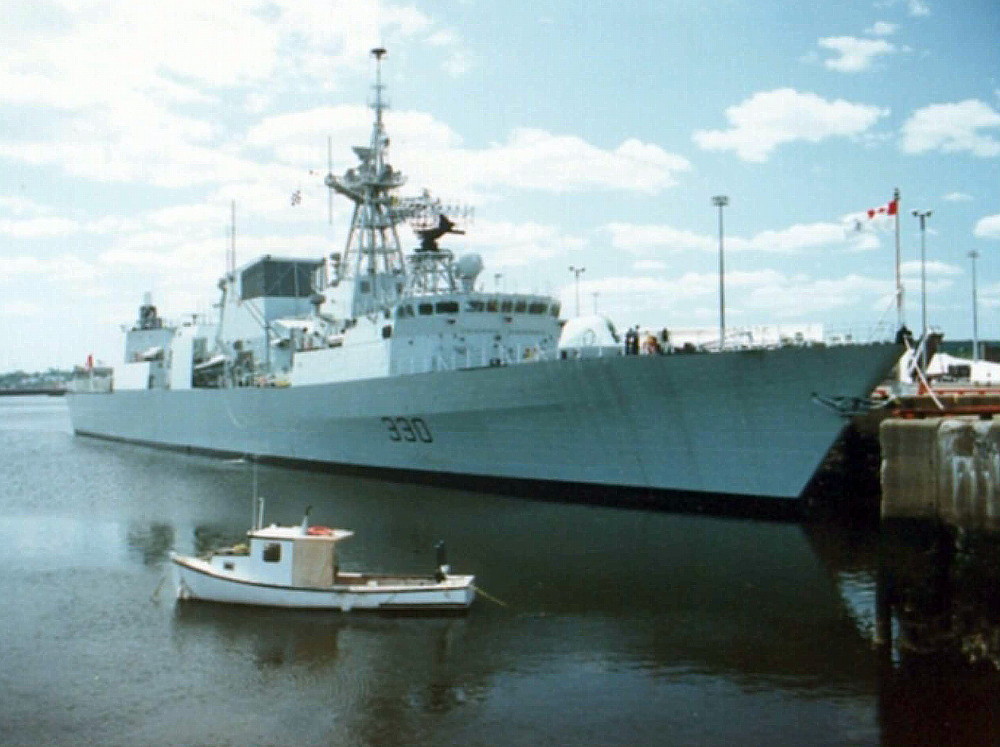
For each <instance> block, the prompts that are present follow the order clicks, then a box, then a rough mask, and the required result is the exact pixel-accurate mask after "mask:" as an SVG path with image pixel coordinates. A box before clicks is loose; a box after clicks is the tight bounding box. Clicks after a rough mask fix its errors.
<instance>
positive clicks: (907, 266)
mask: <svg viewBox="0 0 1000 747" xmlns="http://www.w3.org/2000/svg"><path fill="white" fill-rule="evenodd" d="M920 266H921V262H920V260H911V261H909V262H902V263H901V264H900V265H899V270H900V272H901V273H902V274H903V275H908V276H914V277H919V276H920ZM925 271H926V274H927V275H928V276H929V277H930V276H937V277H954V276H955V275H961V274H962V269H961V268H960V267H956V266H955V265H950V264H948V263H947V262H940V261H938V260H930V259H929V260H927V263H926V269H925Z"/></svg>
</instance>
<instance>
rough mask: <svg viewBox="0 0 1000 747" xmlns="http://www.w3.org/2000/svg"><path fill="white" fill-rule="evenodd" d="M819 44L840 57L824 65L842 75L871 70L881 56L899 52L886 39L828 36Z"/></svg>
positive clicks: (827, 61)
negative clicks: (876, 59)
mask: <svg viewBox="0 0 1000 747" xmlns="http://www.w3.org/2000/svg"><path fill="white" fill-rule="evenodd" d="M818 44H819V45H820V46H821V47H823V48H824V49H830V50H833V51H834V52H837V53H838V54H839V55H840V56H839V57H834V58H832V59H829V60H826V61H825V62H824V63H823V64H824V65H826V67H827V68H829V69H830V70H836V71H837V72H841V73H860V72H863V71H865V70H869V69H870V68H871V66H872V63H873V62H874V61H875V58H876V57H878V56H879V55H886V54H892V53H893V52H896V51H898V48H897V47H896V45H895V44H892V43H890V42H887V41H885V40H884V39H859V38H858V37H856V36H828V37H826V38H823V39H820V40H819V42H818Z"/></svg>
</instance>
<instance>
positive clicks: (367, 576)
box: [170, 510, 476, 612]
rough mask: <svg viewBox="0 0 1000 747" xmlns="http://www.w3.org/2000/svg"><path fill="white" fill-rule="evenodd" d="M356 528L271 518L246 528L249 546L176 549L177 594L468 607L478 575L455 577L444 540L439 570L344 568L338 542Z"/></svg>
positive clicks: (307, 603)
mask: <svg viewBox="0 0 1000 747" xmlns="http://www.w3.org/2000/svg"><path fill="white" fill-rule="evenodd" d="M353 534H354V533H353V532H350V531H347V530H345V529H331V528H329V527H323V526H309V512H308V510H307V511H306V516H305V518H304V519H303V520H302V524H300V525H298V526H278V525H276V524H272V525H271V526H268V527H264V528H254V529H251V530H250V531H249V532H247V538H248V542H247V544H241V545H236V546H234V547H229V548H225V549H220V550H215V551H213V552H211V553H209V554H208V555H207V556H204V557H200V558H195V557H189V556H184V555H179V554H177V553H174V552H172V553H171V554H170V560H171V561H172V563H173V570H174V580H175V583H176V587H177V598H178V599H181V600H186V599H201V600H206V601H212V602H228V603H232V604H252V605H261V606H268V607H296V608H311V609H332V610H341V611H344V612H347V611H348V610H355V609H360V610H464V609H467V608H468V607H469V605H471V604H472V600H473V599H474V598H475V592H476V589H475V586H474V585H473V582H474V581H475V576H460V575H453V574H452V573H451V572H450V570H451V569H450V567H449V566H448V564H447V562H446V561H445V559H444V546H443V544H441V543H439V544H438V546H437V549H438V558H437V561H438V568H437V571H436V573H434V574H433V575H431V574H428V575H426V576H419V575H402V574H401V575H386V574H374V573H357V572H345V571H341V570H340V568H339V566H338V564H337V553H336V546H337V543H338V542H340V541H341V540H344V539H347V538H348V537H350V536H352V535H353Z"/></svg>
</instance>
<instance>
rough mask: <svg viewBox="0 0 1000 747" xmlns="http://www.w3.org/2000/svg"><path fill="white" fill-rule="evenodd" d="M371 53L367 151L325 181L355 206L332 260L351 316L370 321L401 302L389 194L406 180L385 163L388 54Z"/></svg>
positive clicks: (395, 215)
mask: <svg viewBox="0 0 1000 747" xmlns="http://www.w3.org/2000/svg"><path fill="white" fill-rule="evenodd" d="M371 53H372V56H373V57H374V58H375V85H374V86H373V88H374V91H375V96H374V101H373V102H372V104H371V108H372V109H374V111H375V122H374V124H373V125H372V135H371V140H370V141H369V144H368V146H367V147H363V146H356V147H355V148H354V149H353V150H354V153H355V155H356V156H357V157H358V160H359V163H358V165H356V166H355V167H354V168H350V169H348V170H347V171H345V172H344V174H343V175H341V176H334V174H333V172H332V170H331V172H330V173H329V174H327V176H326V180H325V183H326V186H327V187H329V188H330V189H331V190H333V191H334V192H337V193H338V194H341V195H344V196H345V197H347V198H348V199H350V200H351V201H353V202H354V213H353V215H352V217H351V227H350V230H349V231H348V234H347V243H346V246H345V248H344V256H343V257H342V258H340V259H339V261H337V260H335V266H334V268H333V271H334V273H333V274H334V282H335V283H340V282H342V281H351V280H353V294H352V295H353V297H352V299H351V301H350V310H349V314H350V316H352V317H360V316H366V315H374V314H377V313H378V312H379V311H381V310H384V309H387V308H388V307H390V306H391V305H392V304H393V303H394V302H395V301H396V300H397V299H398V298H399V295H400V293H401V291H402V289H403V286H404V284H405V282H404V274H405V266H404V263H403V250H402V247H401V246H400V243H399V233H398V231H397V230H396V226H397V224H398V223H399V222H400V221H401V220H403V216H402V215H401V214H400V213H399V212H398V211H397V210H394V209H393V203H394V198H393V197H392V196H391V194H390V192H391V191H392V190H395V189H398V188H399V187H401V186H402V185H403V184H404V183H405V182H406V177H404V176H403V175H402V174H401V173H400V172H398V171H396V170H394V169H393V168H392V166H391V165H390V164H389V163H388V162H387V161H386V151H387V149H388V147H389V138H388V136H387V135H386V133H385V126H384V124H383V120H382V116H383V112H384V111H385V109H387V108H388V102H386V100H385V98H384V96H383V91H384V90H385V86H384V85H383V83H382V58H383V57H384V56H385V54H386V51H385V49H383V48H381V47H378V48H376V49H373V50H372V52H371ZM347 285H351V284H350V283H348V284H347Z"/></svg>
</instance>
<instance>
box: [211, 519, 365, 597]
mask: <svg viewBox="0 0 1000 747" xmlns="http://www.w3.org/2000/svg"><path fill="white" fill-rule="evenodd" d="M353 534H354V532H350V531H348V530H346V529H330V528H329V527H321V526H311V527H307V526H304V525H303V526H291V527H289V526H277V525H275V524H272V525H271V526H269V527H264V528H263V529H255V530H252V531H250V532H247V537H248V538H249V545H241V546H237V547H234V548H228V549H226V550H219V551H217V552H216V553H214V554H213V555H212V558H211V565H212V568H213V569H214V570H216V571H217V572H219V573H220V574H222V575H230V576H232V577H233V579H240V580H246V581H254V582H257V583H265V584H275V585H278V586H296V587H316V588H322V587H327V586H332V585H333V583H334V578H335V576H336V572H337V554H336V544H337V542H338V541H340V540H343V539H347V538H348V537H350V536H352V535H353Z"/></svg>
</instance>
